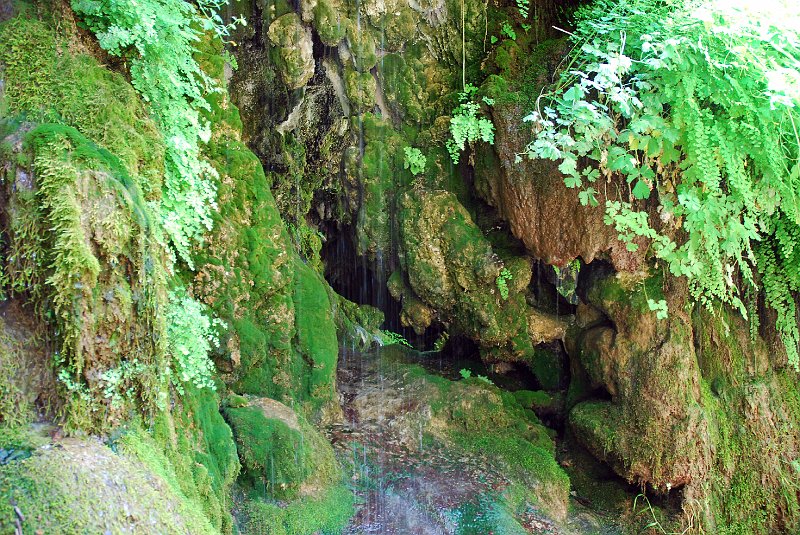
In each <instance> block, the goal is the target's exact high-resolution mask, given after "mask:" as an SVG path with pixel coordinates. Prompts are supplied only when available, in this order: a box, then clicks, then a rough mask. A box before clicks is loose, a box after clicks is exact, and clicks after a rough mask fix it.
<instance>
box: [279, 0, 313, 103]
mask: <svg viewBox="0 0 800 535" xmlns="http://www.w3.org/2000/svg"><path fill="white" fill-rule="evenodd" d="M269 40H270V42H271V43H272V44H273V46H275V47H276V48H277V51H278V55H277V58H278V64H279V67H280V74H281V78H282V79H283V82H284V83H285V84H286V86H287V87H288V88H289V89H298V88H300V87H303V86H304V85H305V84H306V82H308V81H309V80H310V79H311V76H312V75H313V74H314V57H313V54H312V44H311V30H310V29H309V28H306V27H305V26H303V24H302V22H301V21H300V17H299V16H298V15H297V14H296V13H287V14H286V15H283V16H281V17H278V18H277V19H275V21H274V22H273V23H272V24H270V26H269Z"/></svg>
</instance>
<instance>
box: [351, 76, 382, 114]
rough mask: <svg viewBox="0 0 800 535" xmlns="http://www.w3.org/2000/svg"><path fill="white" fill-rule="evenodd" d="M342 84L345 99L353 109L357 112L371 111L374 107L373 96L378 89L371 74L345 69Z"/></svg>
mask: <svg viewBox="0 0 800 535" xmlns="http://www.w3.org/2000/svg"><path fill="white" fill-rule="evenodd" d="M344 83H345V89H346V91H347V98H348V99H349V100H350V104H352V105H353V107H355V108H356V109H357V110H371V109H372V108H373V107H375V95H376V94H377V90H378V89H377V84H376V83H375V78H373V77H372V74H371V73H369V72H358V71H356V70H351V69H346V70H345V71H344Z"/></svg>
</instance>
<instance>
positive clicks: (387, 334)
mask: <svg viewBox="0 0 800 535" xmlns="http://www.w3.org/2000/svg"><path fill="white" fill-rule="evenodd" d="M381 343H382V345H385V346H390V345H394V344H399V345H402V346H406V347H412V346H411V344H410V343H408V340H406V339H405V337H404V336H403V335H402V334H399V333H396V332H394V331H387V330H384V329H382V330H381Z"/></svg>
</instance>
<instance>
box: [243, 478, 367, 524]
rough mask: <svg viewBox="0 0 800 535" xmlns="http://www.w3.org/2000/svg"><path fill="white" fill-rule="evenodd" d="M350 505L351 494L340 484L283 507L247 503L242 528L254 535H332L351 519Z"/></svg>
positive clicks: (253, 502)
mask: <svg viewBox="0 0 800 535" xmlns="http://www.w3.org/2000/svg"><path fill="white" fill-rule="evenodd" d="M353 503H354V502H353V494H352V493H351V492H350V491H349V490H348V489H347V488H346V487H345V486H343V485H337V486H335V487H332V488H330V489H328V490H326V491H325V492H324V493H323V494H322V496H320V497H317V498H314V497H307V498H301V499H299V500H297V501H295V502H292V503H290V504H288V505H286V506H284V507H281V506H279V505H277V504H274V503H267V502H263V501H259V500H254V501H251V502H249V503H248V504H247V511H246V514H247V523H246V528H245V529H246V532H247V533H252V534H253V535H316V534H324V535H335V534H339V533H341V531H342V529H343V528H344V527H345V525H346V524H347V522H348V520H350V517H351V516H353V512H354V508H353Z"/></svg>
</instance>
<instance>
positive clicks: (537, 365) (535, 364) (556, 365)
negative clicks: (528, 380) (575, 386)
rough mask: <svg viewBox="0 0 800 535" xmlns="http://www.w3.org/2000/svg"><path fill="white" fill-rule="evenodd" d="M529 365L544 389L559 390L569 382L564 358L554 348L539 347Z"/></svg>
mask: <svg viewBox="0 0 800 535" xmlns="http://www.w3.org/2000/svg"><path fill="white" fill-rule="evenodd" d="M528 366H529V367H530V370H531V371H532V372H533V374H534V375H535V376H536V379H537V380H538V381H539V385H540V386H541V388H542V389H544V390H551V391H552V390H559V389H560V388H562V387H563V386H564V385H565V384H566V382H567V370H566V369H565V362H564V359H563V358H562V356H561V355H559V354H558V353H556V352H555V351H553V350H550V349H545V348H539V347H537V348H536V349H535V350H534V352H533V355H532V358H531V359H530V360H529V363H528Z"/></svg>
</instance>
